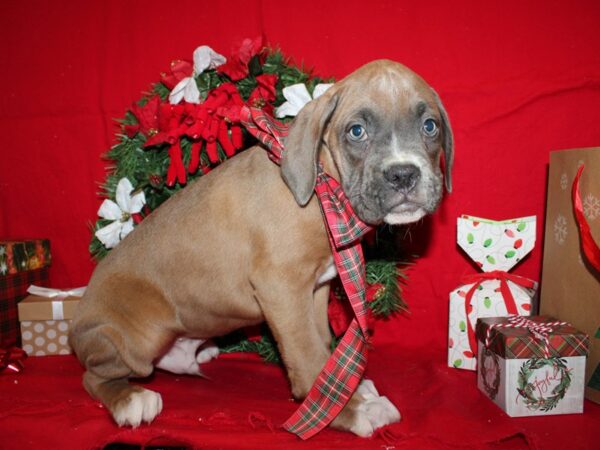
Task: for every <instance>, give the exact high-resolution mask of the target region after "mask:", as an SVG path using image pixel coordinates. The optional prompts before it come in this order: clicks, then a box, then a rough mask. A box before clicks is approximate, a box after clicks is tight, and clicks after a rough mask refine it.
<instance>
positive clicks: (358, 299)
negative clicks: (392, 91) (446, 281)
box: [240, 106, 371, 439]
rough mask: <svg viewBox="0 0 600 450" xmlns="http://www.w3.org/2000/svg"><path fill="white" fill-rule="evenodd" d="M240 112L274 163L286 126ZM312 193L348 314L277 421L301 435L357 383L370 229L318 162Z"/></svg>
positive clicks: (330, 414)
mask: <svg viewBox="0 0 600 450" xmlns="http://www.w3.org/2000/svg"><path fill="white" fill-rule="evenodd" d="M240 116H241V121H242V125H243V126H244V127H245V128H246V129H247V130H248V132H250V134H252V135H253V136H255V137H256V138H257V139H258V140H259V141H260V142H262V143H263V144H264V145H265V146H266V147H267V149H268V150H269V157H270V158H271V160H272V161H274V162H275V163H277V164H279V161H280V159H281V154H282V152H283V150H284V142H283V141H284V138H285V137H286V136H287V134H288V127H287V126H286V125H285V124H282V123H280V122H277V121H276V120H275V119H273V118H272V117H270V116H269V115H267V114H265V112H264V111H262V110H260V109H258V108H249V107H247V106H245V107H244V108H242V111H241V114H240ZM315 192H316V194H317V197H318V199H319V203H320V205H321V212H322V213H323V216H324V220H325V223H326V224H327V229H328V235H329V243H330V245H331V251H332V253H333V259H334V262H335V266H336V269H337V271H338V274H339V276H340V279H341V281H342V285H343V287H344V290H345V291H346V295H347V296H348V299H349V300H350V305H351V306H352V309H353V311H354V318H353V319H352V322H351V323H350V326H349V327H348V329H347V330H346V333H345V334H344V336H343V337H342V340H341V341H340V343H339V344H338V346H337V347H336V349H335V350H334V352H333V353H332V355H331V356H330V357H329V359H328V360H327V362H326V363H325V366H324V367H323V369H322V370H321V372H320V373H319V375H318V376H317V379H316V380H315V383H314V384H313V386H312V388H311V389H310V392H309V393H308V395H307V396H306V398H305V399H304V402H303V403H302V404H301V405H300V407H299V408H298V409H297V410H296V412H294V414H293V415H292V416H291V417H290V418H289V419H288V420H287V421H286V422H285V424H284V425H283V426H284V428H285V429H286V430H288V431H290V432H292V433H295V434H296V435H298V436H299V437H300V438H302V439H308V438H310V437H312V436H314V435H315V434H317V433H318V432H319V431H321V430H322V429H323V428H324V427H326V426H327V425H328V424H329V423H330V422H331V421H332V420H333V419H334V418H335V417H336V416H337V415H338V414H339V412H340V411H341V410H342V408H343V407H344V405H345V404H346V403H347V402H348V400H350V397H351V396H352V394H353V393H354V391H355V390H356V388H357V387H358V384H359V383H360V380H361V379H362V376H363V374H364V371H365V368H366V364H367V336H368V329H367V305H366V299H365V282H366V280H365V264H364V257H363V253H362V247H361V245H360V240H361V238H362V237H363V236H364V235H365V233H367V232H368V231H369V230H370V229H371V228H370V226H368V225H367V224H365V223H364V222H362V221H361V220H360V219H359V218H358V216H357V215H356V213H355V212H354V210H353V209H352V206H351V205H350V202H349V200H348V198H347V197H346V195H345V194H344V192H343V190H342V188H341V186H340V185H339V183H338V182H337V181H336V180H335V179H333V178H332V177H330V176H329V175H327V174H326V173H325V172H324V171H323V167H322V166H321V165H319V168H318V173H317V184H316V186H315Z"/></svg>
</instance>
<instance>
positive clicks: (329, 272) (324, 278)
mask: <svg viewBox="0 0 600 450" xmlns="http://www.w3.org/2000/svg"><path fill="white" fill-rule="evenodd" d="M337 274H338V273H337V269H336V268H335V264H334V262H333V258H332V259H331V262H330V263H329V265H328V266H327V268H326V269H325V271H324V272H323V273H322V274H321V276H320V277H319V278H318V280H317V286H318V285H321V284H324V283H327V282H328V281H331V280H333V279H334V278H335V277H336V275H337Z"/></svg>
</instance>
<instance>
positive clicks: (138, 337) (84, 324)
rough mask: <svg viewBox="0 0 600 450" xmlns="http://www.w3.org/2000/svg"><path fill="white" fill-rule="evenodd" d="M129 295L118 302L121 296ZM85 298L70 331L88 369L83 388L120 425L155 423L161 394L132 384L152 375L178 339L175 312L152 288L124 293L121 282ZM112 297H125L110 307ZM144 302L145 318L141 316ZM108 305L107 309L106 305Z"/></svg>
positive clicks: (77, 350)
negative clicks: (156, 364)
mask: <svg viewBox="0 0 600 450" xmlns="http://www.w3.org/2000/svg"><path fill="white" fill-rule="evenodd" d="M119 291H122V292H127V294H128V295H127V296H125V295H124V294H123V295H122V296H119V297H117V295H118V292H119ZM86 295H89V297H87V298H84V299H83V300H82V302H83V303H82V305H81V306H82V308H81V311H80V314H79V315H78V316H76V318H75V319H74V321H73V323H72V327H71V330H70V343H71V346H72V347H73V349H74V351H75V353H76V354H77V356H78V357H79V360H80V361H81V362H82V364H83V365H84V366H85V368H86V372H85V374H84V376H83V385H84V387H85V388H86V390H87V391H88V392H89V394H90V395H91V396H92V397H94V398H96V399H98V400H99V401H100V402H102V403H103V404H104V406H106V408H107V409H108V410H109V411H110V412H111V414H112V416H113V418H114V420H115V421H116V422H117V423H118V424H119V425H121V426H123V425H130V426H133V427H137V426H138V425H140V423H141V422H142V421H144V422H151V421H152V420H153V419H154V418H155V417H156V416H157V415H158V414H159V413H160V412H161V409H162V399H161V397H160V395H159V394H158V393H156V392H152V391H149V390H147V389H144V388H142V387H140V386H134V385H130V384H129V382H128V379H129V378H141V377H146V376H148V375H150V374H151V373H152V371H153V369H154V365H153V362H154V360H155V359H156V358H157V357H158V356H159V355H161V353H163V352H164V350H165V348H167V347H168V346H169V345H170V344H171V343H172V342H173V340H174V339H175V333H176V332H177V331H178V330H176V325H175V324H176V320H175V314H174V311H173V308H172V307H170V306H169V305H168V304H167V303H166V302H165V301H164V299H163V298H162V297H161V296H160V295H159V294H157V293H155V292H154V290H153V289H152V288H151V287H147V286H146V285H144V284H142V283H140V284H139V285H137V286H135V289H129V290H125V288H124V287H123V285H120V284H119V283H118V280H116V281H115V282H113V283H111V284H110V285H106V286H104V287H103V290H102V291H100V292H99V293H98V294H97V293H96V291H93V292H90V293H88V294H86ZM111 298H125V299H126V300H123V301H120V302H110V301H109V299H111ZM141 302H144V306H145V307H144V308H143V310H144V316H143V318H141V317H138V315H139V311H140V310H142V308H140V306H139V305H140V303H141ZM104 305H107V306H104Z"/></svg>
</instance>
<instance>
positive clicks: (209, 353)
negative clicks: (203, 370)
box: [196, 341, 219, 364]
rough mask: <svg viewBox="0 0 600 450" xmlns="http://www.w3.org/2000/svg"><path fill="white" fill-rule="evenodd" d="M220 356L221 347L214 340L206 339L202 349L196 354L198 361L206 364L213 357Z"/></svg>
mask: <svg viewBox="0 0 600 450" xmlns="http://www.w3.org/2000/svg"><path fill="white" fill-rule="evenodd" d="M217 356H219V347H217V345H216V344H215V343H214V342H213V341H206V342H205V343H204V344H202V346H201V347H200V351H199V352H198V353H197V354H196V362H197V363H198V364H204V363H206V362H208V361H210V360H211V359H214V358H216V357H217Z"/></svg>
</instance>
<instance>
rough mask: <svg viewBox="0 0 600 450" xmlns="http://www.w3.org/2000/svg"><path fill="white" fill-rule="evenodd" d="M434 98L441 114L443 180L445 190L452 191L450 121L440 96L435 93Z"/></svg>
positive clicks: (452, 146)
mask: <svg viewBox="0 0 600 450" xmlns="http://www.w3.org/2000/svg"><path fill="white" fill-rule="evenodd" d="M435 100H436V102H437V107H438V109H439V110H440V114H441V116H442V133H443V135H444V142H443V146H444V167H445V171H444V181H445V183H446V190H447V191H448V192H452V175H451V172H452V164H453V163H454V135H453V134H452V128H451V127H450V121H449V120H448V113H447V112H446V108H444V105H442V101H441V100H440V97H439V96H438V95H437V93H436V94H435Z"/></svg>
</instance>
